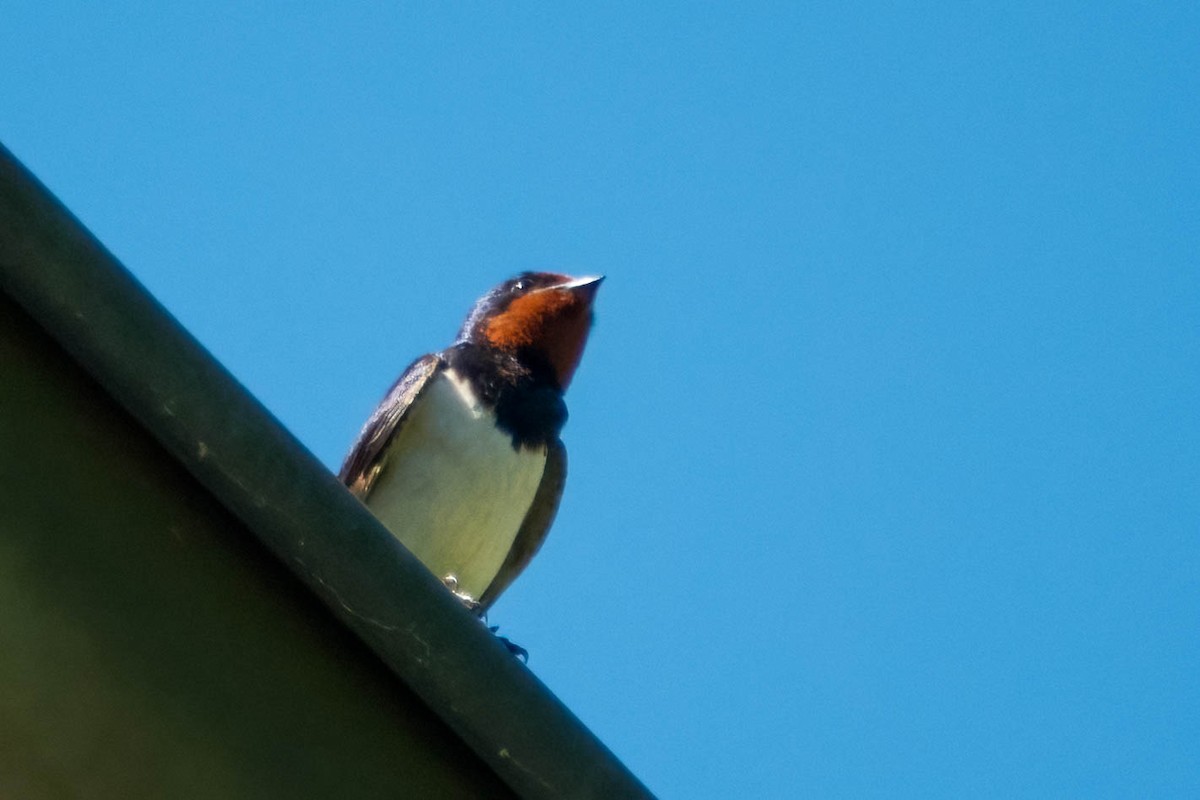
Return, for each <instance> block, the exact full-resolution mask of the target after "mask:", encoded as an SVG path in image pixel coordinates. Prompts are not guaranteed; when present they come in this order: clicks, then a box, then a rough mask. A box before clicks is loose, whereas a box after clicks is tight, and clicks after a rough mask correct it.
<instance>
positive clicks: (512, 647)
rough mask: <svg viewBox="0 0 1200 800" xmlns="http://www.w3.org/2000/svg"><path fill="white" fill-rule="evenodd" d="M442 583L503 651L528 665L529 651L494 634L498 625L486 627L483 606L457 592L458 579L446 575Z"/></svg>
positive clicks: (498, 628) (467, 595)
mask: <svg viewBox="0 0 1200 800" xmlns="http://www.w3.org/2000/svg"><path fill="white" fill-rule="evenodd" d="M442 583H443V584H444V585H445V587H446V588H447V589H449V590H450V593H451V594H452V595H454V596H455V597H457V598H458V600H459V602H461V603H462V604H463V605H464V606H466V607H467V610H468V611H470V612H471V613H473V614H476V615H478V617H479V621H480V622H482V623H483V624H484V625H487V629H488V630H489V631H490V632H491V634H492V635H493V636H495V637H496V639H497V640H498V641H499V642H500V644H502V645H504V649H506V650H508V652H510V653H512V654H513V655H514V656H516V657H517V658H519V659H521V663H522V664H528V663H529V651H528V650H526V649H525V648H524V647H521V645H519V644H516V643H514V642H513V641H511V640H510V639H509V638H508V637H507V636H501V635H500V634H498V633H496V631H498V630H500V626H499V625H488V624H487V612H486V611H484V610H483V606H481V605H480V604H479V601H477V600H476V599H475V598H474V597H471V595H469V594H467V593H466V592H460V591H459V590H458V578H457V577H455V576H454V575H453V574H450V575H447V576H445V577H444V578H442Z"/></svg>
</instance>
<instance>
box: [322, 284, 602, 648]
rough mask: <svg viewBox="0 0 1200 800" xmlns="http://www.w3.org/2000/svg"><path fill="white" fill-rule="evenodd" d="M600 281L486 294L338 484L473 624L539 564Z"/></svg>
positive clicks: (391, 402) (428, 358)
mask: <svg viewBox="0 0 1200 800" xmlns="http://www.w3.org/2000/svg"><path fill="white" fill-rule="evenodd" d="M602 280H603V277H597V276H592V277H586V278H572V277H570V276H567V275H559V274H554V273H547V272H525V273H522V274H520V275H518V276H517V277H515V278H512V279H511V280H508V281H505V282H504V283H502V284H500V285H499V286H497V287H496V288H494V289H492V290H491V291H490V292H488V293H487V294H486V295H484V296H483V297H482V298H480V299H479V300H478V301H477V302H476V303H475V306H474V308H473V309H472V310H471V313H470V314H469V315H468V316H467V319H466V322H464V323H463V326H462V329H461V330H460V331H459V333H458V337H457V338H456V339H455V341H454V344H452V345H451V346H450V347H448V348H447V349H445V350H442V351H441V352H437V353H430V354H429V355H425V356H421V357H420V358H418V359H417V360H416V361H414V362H413V363H412V364H411V365H410V366H409V367H408V368H407V369H406V370H405V371H404V372H403V374H401V376H400V378H399V380H397V381H396V383H395V384H393V386H392V388H391V389H390V390H389V391H388V393H387V395H385V396H384V398H383V401H382V402H381V403H380V404H379V407H378V408H377V409H375V412H374V413H373V414H372V415H371V417H370V419H368V420H367V423H366V425H365V426H364V427H363V429H362V432H361V433H360V434H359V436H358V439H357V440H356V441H355V442H354V446H353V447H352V448H351V449H350V453H349V454H348V455H347V456H346V461H345V463H344V464H343V465H342V469H341V472H340V473H339V475H338V477H339V478H340V479H341V481H342V482H343V483H344V484H345V485H346V486H347V487H348V488H349V489H350V491H351V492H352V493H353V494H354V495H355V496H357V497H358V498H359V499H360V500H361V501H362V502H363V503H364V504H366V506H367V508H369V509H370V510H371V511H372V512H373V513H374V514H375V516H376V517H378V518H379V520H380V521H381V522H382V523H383V524H384V526H385V527H387V528H388V529H389V530H390V531H391V532H392V534H393V535H394V536H395V537H396V538H397V539H399V540H400V542H401V543H402V544H403V545H404V546H405V547H407V548H408V549H409V550H410V551H411V552H412V553H413V555H415V556H416V557H417V558H419V559H420V560H421V562H422V563H424V564H425V566H426V567H428V568H429V570H430V571H431V572H433V574H434V575H436V576H437V577H438V578H440V579H441V580H442V582H443V583H445V584H446V586H447V587H448V588H449V589H450V590H451V591H453V592H454V593H455V594H456V595H457V596H458V597H459V599H460V600H461V601H462V602H463V603H464V604H465V605H467V607H468V608H471V609H472V610H474V611H475V612H476V613H478V614H480V615H481V616H482V615H483V614H484V612H486V611H487V609H488V607H490V606H491V605H492V603H494V602H495V601H496V598H497V597H499V596H500V593H501V592H503V591H504V590H505V589H506V588H508V586H509V584H511V583H512V582H513V580H514V579H515V578H516V577H517V575H519V574H520V573H521V571H522V570H523V569H525V567H526V565H528V564H529V561H530V559H532V558H533V556H534V554H535V553H537V551H538V548H539V547H541V545H542V542H543V541H544V540H545V538H546V533H547V532H548V531H549V529H550V524H551V522H553V520H554V515H555V513H556V512H557V510H558V504H559V500H560V498H561V497H562V491H563V485H564V482H565V480H566V476H567V454H566V449H565V448H564V447H563V443H562V441H561V440H560V439H559V431H561V430H562V427H563V424H564V423H565V422H566V421H567V407H566V404H565V403H564V402H563V392H564V391H565V390H566V388H567V386H568V384H570V382H571V377H572V376H573V375H574V374H575V370H576V368H577V367H578V366H579V359H580V357H581V356H582V355H583V347H584V344H585V343H586V341H587V337H588V331H589V330H590V328H591V325H592V303H593V301H594V300H595V297H596V290H597V289H598V288H599V286H600V282H601V281H602ZM518 649H519V648H518Z"/></svg>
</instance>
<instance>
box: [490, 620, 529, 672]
mask: <svg viewBox="0 0 1200 800" xmlns="http://www.w3.org/2000/svg"><path fill="white" fill-rule="evenodd" d="M488 630H489V631H491V632H492V635H493V636H495V637H496V639H497V640H498V641H499V642H500V644H502V645H504V647H505V649H506V650H508V652H510V653H512V654H513V655H514V656H516V657H517V658H519V659H521V663H522V664H528V663H529V651H528V650H526V649H525V648H524V647H521V645H519V644H516V643H515V642H513V641H512V640H510V639H509V638H508V637H507V636H501V635H500V634H498V633H496V631H498V630H500V626H499V625H489V626H488Z"/></svg>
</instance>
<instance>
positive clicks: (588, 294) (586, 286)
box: [546, 275, 604, 304]
mask: <svg viewBox="0 0 1200 800" xmlns="http://www.w3.org/2000/svg"><path fill="white" fill-rule="evenodd" d="M603 280H604V276H603V275H588V276H585V277H583V278H575V279H574V280H569V281H567V282H566V283H556V284H554V285H553V286H547V287H546V288H547V289H560V290H563V291H568V292H570V293H571V294H573V295H575V296H576V297H579V298H581V299H582V300H584V301H586V302H587V303H589V304H590V303H591V302H592V300H594V299H595V298H596V290H597V289H599V288H600V282H601V281H603Z"/></svg>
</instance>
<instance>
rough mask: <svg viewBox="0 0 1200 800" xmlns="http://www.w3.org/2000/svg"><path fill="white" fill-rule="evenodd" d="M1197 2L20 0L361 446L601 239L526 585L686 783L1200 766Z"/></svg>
mask: <svg viewBox="0 0 1200 800" xmlns="http://www.w3.org/2000/svg"><path fill="white" fill-rule="evenodd" d="M1051 6H1053V7H1051ZM1196 8H1197V7H1196V6H1194V5H1192V4H1170V3H1160V4H1152V5H1148V6H1142V5H1134V4H1105V3H1079V4H1049V5H1048V4H1044V3H1011V4H1004V5H1003V6H1002V7H988V6H981V5H977V4H969V5H964V4H946V5H938V4H920V3H899V4H878V5H872V4H868V5H865V6H863V5H860V6H853V7H852V6H848V5H846V4H822V5H814V6H803V5H801V4H798V3H797V4H793V3H780V4H754V3H751V4H736V5H735V4H729V5H726V6H721V5H707V4H705V5H691V4H653V5H650V6H648V5H647V4H641V3H628V4H621V3H610V4H604V5H603V6H602V7H599V8H597V7H583V6H576V5H574V4H554V5H553V6H551V5H550V4H542V5H511V4H506V3H464V4H456V5H455V6H454V7H453V8H445V7H439V6H436V5H433V4H428V5H425V4H404V5H401V4H354V3H337V4H310V5H309V6H307V7H306V8H305V9H304V10H303V11H297V10H295V9H294V8H291V7H284V6H282V5H277V6H267V5H262V6H260V7H257V8H255V9H250V8H247V7H243V6H240V5H234V4H226V3H220V2H216V3H208V4H204V5H203V6H202V7H191V8H185V7H183V6H181V5H180V6H177V7H175V8H171V9H167V8H164V7H162V5H161V4H144V5H139V4H126V3H120V2H115V3H107V4H102V6H101V7H90V8H79V7H72V6H70V5H69V4H60V3H56V2H45V1H43V2H37V3H32V2H17V3H15V4H12V3H10V4H7V5H6V6H5V10H4V11H3V13H2V19H3V24H2V25H0V47H2V49H3V52H4V53H5V65H6V68H5V69H4V70H3V72H2V74H0V140H2V141H3V142H4V143H5V144H6V145H7V146H8V147H9V148H10V149H11V150H13V151H14V153H16V155H17V156H18V157H19V158H21V159H22V160H24V161H25V163H26V164H27V165H28V166H29V167H30V168H31V169H33V170H34V172H35V173H36V174H38V175H39V177H41V179H42V180H43V181H44V182H46V183H47V184H48V185H49V186H50V188H51V189H52V190H53V191H55V192H56V193H57V194H58V195H59V197H60V198H62V199H63V201H64V202H65V203H66V204H67V205H68V206H69V207H70V208H71V209H72V210H73V211H74V212H75V213H76V214H77V215H78V216H79V217H80V218H81V219H82V220H83V221H84V222H85V224H87V225H88V226H89V227H90V228H91V229H92V230H93V231H94V232H95V233H96V234H97V235H98V236H99V237H100V239H101V240H102V241H104V242H105V243H106V244H107V245H108V247H109V248H110V249H111V250H112V251H113V252H114V253H115V254H116V255H117V256H118V257H119V258H120V259H121V260H122V261H123V262H124V263H125V264H126V265H127V266H128V267H129V268H130V269H131V270H132V271H133V272H134V273H135V274H136V275H137V276H138V277H139V278H140V279H141V280H142V281H143V282H144V283H145V284H146V286H147V287H149V289H150V290H151V291H152V292H153V293H154V294H155V295H157V296H158V297H159V298H160V299H161V300H162V302H163V303H164V304H165V305H166V306H167V307H168V308H169V309H170V310H171V311H172V313H174V314H175V315H176V316H177V317H178V318H179V319H180V320H181V321H182V323H183V324H184V325H185V326H187V327H188V328H189V329H190V330H191V331H192V332H193V333H194V334H195V335H196V336H197V337H198V338H199V339H200V340H201V341H202V342H203V343H204V344H205V345H206V346H207V347H208V348H209V349H210V350H211V351H212V352H213V354H214V355H215V356H216V357H217V358H218V359H220V360H221V361H222V362H224V363H225V364H226V365H227V366H228V367H229V368H230V369H231V370H232V371H233V372H234V374H235V375H236V376H237V377H238V378H239V379H240V380H241V381H242V382H243V383H244V384H245V385H246V386H247V387H248V388H249V390H250V391H252V392H253V393H254V394H255V395H257V396H258V397H259V398H260V399H261V400H262V401H263V402H264V403H265V404H266V405H267V406H268V407H269V408H270V409H271V410H272V411H273V412H274V413H275V414H276V415H277V416H278V417H279V419H280V420H281V421H282V422H283V423H284V424H285V425H287V426H288V427H289V428H290V429H291V430H292V431H293V432H294V433H295V434H296V435H297V436H298V437H299V438H300V439H301V440H302V441H303V442H304V443H305V444H306V445H307V446H308V447H310V448H311V449H312V450H313V451H314V452H315V453H316V454H317V455H318V456H319V457H320V458H321V459H322V460H323V461H324V462H325V463H326V464H327V465H329V466H330V467H331V468H336V466H337V464H338V463H339V462H340V460H341V457H342V455H343V454H344V451H345V449H346V448H347V446H348V445H349V443H350V441H351V440H352V438H353V436H354V434H355V433H356V431H357V429H358V427H359V425H360V424H361V423H362V421H363V420H364V419H365V417H366V415H367V414H368V413H369V412H370V410H371V408H372V407H373V405H374V403H375V402H376V401H377V400H378V398H379V396H380V395H381V394H382V392H383V391H384V389H385V388H386V387H387V385H388V384H389V383H390V381H391V380H392V379H393V378H394V377H395V375H396V373H398V372H399V370H400V369H401V368H403V366H404V365H405V364H406V363H408V361H409V360H410V359H411V358H412V357H414V356H416V355H418V354H420V353H423V352H426V351H429V350H432V349H436V348H439V347H442V346H445V345H446V344H448V343H449V342H450V339H451V337H452V336H453V334H454V333H455V331H456V330H457V327H458V325H459V323H460V322H461V319H462V317H463V315H464V314H465V313H466V311H467V309H468V308H469V306H470V304H471V303H472V301H473V300H474V298H475V297H477V296H478V295H479V294H481V293H482V292H483V291H485V290H486V289H487V288H489V287H490V286H491V285H492V284H494V283H497V282H499V281H500V280H502V279H503V278H505V277H507V276H508V275H509V274H511V273H513V272H516V271H519V270H523V269H553V270H557V271H567V272H573V273H580V274H582V273H593V272H601V273H605V274H606V275H607V276H608V280H607V282H606V283H605V284H604V287H603V289H602V290H601V293H600V296H599V298H598V302H597V312H598V319H597V324H596V328H595V330H594V332H593V336H592V340H591V342H590V344H589V347H588V351H587V353H586V355H585V358H584V362H583V365H582V367H581V369H580V371H579V373H578V375H577V377H576V380H575V383H574V385H573V386H572V387H571V392H570V394H569V396H568V401H569V406H570V409H571V421H570V423H569V425H568V427H567V429H566V431H565V432H564V439H565V440H566V442H567V445H568V448H569V450H570V454H571V476H570V479H569V481H568V488H567V492H566V497H565V499H564V503H563V507H562V510H561V512H560V515H559V520H558V522H557V524H556V526H555V528H554V531H553V533H552V535H551V537H550V539H549V541H548V543H547V545H546V547H545V548H544V549H543V551H542V553H541V555H540V556H539V557H538V559H537V560H535V562H534V564H533V566H531V568H530V569H529V570H528V571H527V572H526V574H525V575H524V576H523V577H522V579H521V580H520V581H518V582H517V583H516V584H515V585H514V587H513V588H512V589H511V590H510V591H509V593H508V595H506V596H505V597H504V598H503V599H502V600H501V601H500V603H499V604H498V605H497V606H496V608H495V610H494V612H493V614H492V621H493V622H494V623H498V624H499V625H501V626H502V629H503V631H504V632H505V633H507V634H508V635H509V636H511V637H512V638H513V639H514V640H516V641H518V642H520V643H522V644H523V645H525V646H526V647H528V648H529V650H530V651H531V653H532V657H531V660H530V667H531V668H532V669H533V670H534V671H535V672H536V673H537V674H538V675H539V676H540V677H541V678H542V679H543V680H545V681H546V683H547V684H548V685H549V686H550V687H551V688H552V689H553V690H554V691H555V692H556V693H557V694H558V695H559V696H560V697H561V698H562V699H563V700H564V701H565V702H566V703H567V704H568V705H569V706H570V707H571V708H572V709H574V710H575V712H576V713H577V714H578V715H579V716H580V717H581V718H582V719H583V720H584V721H585V722H586V723H587V724H588V725H589V726H590V727H591V728H592V729H593V730H595V731H596V732H597V734H598V735H600V737H601V738H602V739H603V740H604V741H605V742H606V743H608V744H609V746H610V747H612V749H613V750H614V751H615V752H616V753H617V754H618V755H619V756H620V757H621V758H622V759H623V760H624V761H625V762H626V763H627V764H628V765H629V766H630V767H631V768H632V769H633V770H634V771H635V772H637V774H638V775H639V776H640V777H642V779H643V780H645V781H646V782H647V784H648V785H649V786H650V787H651V788H652V789H654V790H655V791H656V792H659V793H661V794H662V795H663V796H666V797H733V796H741V797H790V796H796V795H811V796H822V797H865V796H876V797H904V796H910V797H963V796H1009V797H1011V796H1024V797H1035V796H1045V797H1057V796H1076V797H1182V796H1195V795H1196V794H1200V766H1198V763H1197V760H1196V753H1197V750H1198V748H1200V692H1198V689H1197V680H1196V675H1197V672H1198V670H1200V579H1198V577H1197V576H1198V575H1200V480H1198V477H1200V417H1198V410H1197V409H1198V407H1200V406H1198V403H1200V330H1198V327H1197V326H1198V322H1197V319H1198V314H1200V272H1198V270H1197V263H1198V259H1197V256H1198V254H1200V247H1198V245H1200V157H1198V148H1197V144H1196V143H1197V141H1200V103H1198V102H1197V97H1200V58H1198V52H1197V49H1198V44H1197V41H1198V40H1197V38H1196V31H1197V30H1200V13H1198V12H1197V10H1196Z"/></svg>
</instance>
